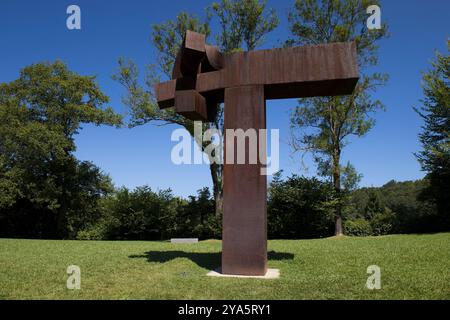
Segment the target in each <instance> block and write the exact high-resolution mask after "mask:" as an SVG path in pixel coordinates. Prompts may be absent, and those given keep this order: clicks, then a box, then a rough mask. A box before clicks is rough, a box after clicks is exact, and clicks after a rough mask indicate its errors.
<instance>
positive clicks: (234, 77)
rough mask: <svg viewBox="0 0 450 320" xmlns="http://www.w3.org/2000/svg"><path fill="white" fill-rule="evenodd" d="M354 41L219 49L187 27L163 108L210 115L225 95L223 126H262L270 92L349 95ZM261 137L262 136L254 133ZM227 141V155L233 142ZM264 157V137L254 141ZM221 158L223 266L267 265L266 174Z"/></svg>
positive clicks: (252, 271)
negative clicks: (224, 51) (235, 50)
mask: <svg viewBox="0 0 450 320" xmlns="http://www.w3.org/2000/svg"><path fill="white" fill-rule="evenodd" d="M358 77H359V75H358V65H357V57H356V45H355V43H333V44H324V45H317V46H304V47H295V48H282V49H273V50H260V51H251V52H239V53H233V54H227V55H222V54H221V53H220V52H219V50H218V49H217V48H216V47H211V46H208V45H206V44H205V37H204V36H203V35H200V34H197V33H195V32H190V31H189V32H188V33H187V34H186V38H185V40H184V42H183V46H182V48H181V49H180V52H179V54H178V56H177V59H176V62H175V65H174V70H173V80H170V81H168V82H164V83H160V84H158V85H157V86H156V88H155V92H156V98H157V101H158V105H159V107H160V108H162V109H163V108H169V107H173V106H175V108H176V111H177V112H178V113H179V114H182V115H184V116H185V117H187V118H189V119H192V120H202V121H213V120H214V118H215V114H216V112H217V105H218V104H219V103H222V102H225V123H224V126H225V129H243V130H244V131H245V130H247V129H255V130H259V129H265V128H266V119H265V115H266V108H265V101H266V100H267V99H285V98H302V97H313V96H335V95H345V94H351V93H352V92H353V90H354V88H355V86H356V83H357V81H358ZM258 139H259V135H258ZM228 142H229V141H228V139H227V137H226V141H225V152H224V159H227V153H230V150H231V149H230V148H233V151H234V155H235V156H237V152H236V150H235V149H236V148H237V141H235V145H234V146H233V147H232V146H230V145H228V147H227V143H228ZM258 142H259V143H258V148H262V150H258V154H259V151H261V153H262V155H264V157H263V159H265V154H266V145H265V143H266V141H265V139H263V141H258ZM245 150H246V155H247V157H246V159H247V161H246V163H245V164H236V162H237V159H235V161H234V164H233V163H227V162H225V163H224V187H223V188H224V214H223V242H222V272H223V273H225V274H236V275H264V274H265V273H266V271H267V208H266V201H267V180H266V176H265V175H262V174H261V169H262V167H263V164H262V163H261V162H260V158H259V157H258V161H257V162H256V163H255V164H250V162H249V160H250V159H249V157H248V154H249V147H248V145H247V146H246V148H245Z"/></svg>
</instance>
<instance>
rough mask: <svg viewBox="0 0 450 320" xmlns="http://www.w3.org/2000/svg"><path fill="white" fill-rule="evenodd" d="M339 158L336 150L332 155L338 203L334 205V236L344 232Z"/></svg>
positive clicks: (339, 153) (339, 155)
mask: <svg viewBox="0 0 450 320" xmlns="http://www.w3.org/2000/svg"><path fill="white" fill-rule="evenodd" d="M340 160H341V151H340V150H336V151H335V152H334V155H333V186H334V191H335V192H336V196H337V198H338V204H337V207H336V218H335V219H336V220H335V229H334V235H335V236H341V235H343V234H344V231H343V228H342V206H341V166H340Z"/></svg>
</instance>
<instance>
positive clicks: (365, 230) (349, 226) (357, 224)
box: [344, 219, 372, 237]
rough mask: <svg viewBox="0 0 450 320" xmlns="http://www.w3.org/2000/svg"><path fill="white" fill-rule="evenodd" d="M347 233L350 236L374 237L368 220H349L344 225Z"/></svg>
mask: <svg viewBox="0 0 450 320" xmlns="http://www.w3.org/2000/svg"><path fill="white" fill-rule="evenodd" d="M344 228H345V233H346V234H347V235H349V236H357V237H366V236H370V235H372V227H371V226H370V223H369V222H368V221H367V220H364V219H356V220H348V221H345V223H344Z"/></svg>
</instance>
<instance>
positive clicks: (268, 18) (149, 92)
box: [114, 0, 278, 215]
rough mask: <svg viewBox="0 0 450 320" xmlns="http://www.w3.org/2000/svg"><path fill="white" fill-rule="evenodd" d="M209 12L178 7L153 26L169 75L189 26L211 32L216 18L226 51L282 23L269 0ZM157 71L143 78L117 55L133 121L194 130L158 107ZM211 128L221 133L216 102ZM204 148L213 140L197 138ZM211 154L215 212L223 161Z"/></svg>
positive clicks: (225, 0) (224, 1) (234, 1)
mask: <svg viewBox="0 0 450 320" xmlns="http://www.w3.org/2000/svg"><path fill="white" fill-rule="evenodd" d="M206 13H207V14H206V18H205V19H204V20H201V19H199V18H198V17H196V16H193V15H190V14H188V13H186V12H182V13H180V14H179V15H178V16H177V18H176V19H175V20H169V21H167V22H165V23H162V24H157V25H154V26H153V31H152V43H153V45H154V46H155V47H156V49H157V55H158V63H157V66H158V67H159V70H160V71H161V72H162V76H163V77H165V78H169V79H170V78H171V74H172V68H173V64H174V62H175V58H176V55H177V53H178V50H179V48H180V46H181V43H182V41H183V37H184V34H185V33H186V30H192V31H196V32H200V33H204V34H206V35H207V36H210V35H211V33H212V32H211V29H210V21H211V20H212V19H217V23H218V25H219V28H218V30H217V32H215V33H214V34H215V39H216V40H217V43H218V46H219V47H220V49H221V51H222V52H233V51H238V50H243V49H247V50H253V49H255V48H256V47H257V46H258V45H260V44H261V43H262V41H263V39H264V36H265V35H266V34H267V33H269V32H270V31H272V30H273V29H274V28H275V27H276V26H277V25H278V19H277V17H276V14H275V12H274V11H273V10H267V9H266V1H261V0H244V1H239V0H221V1H220V2H217V3H213V4H212V5H211V6H209V7H208V8H207V9H206ZM157 74H159V73H158V70H156V67H155V66H150V67H148V68H147V72H146V75H145V83H144V84H141V83H140V81H139V72H138V68H137V66H136V65H135V63H134V62H133V61H131V60H128V61H125V60H124V59H119V72H118V73H117V74H116V75H115V76H114V79H116V80H117V81H119V82H120V83H121V84H122V85H124V87H125V88H126V90H127V94H126V96H125V97H124V103H125V104H126V105H127V106H128V107H129V109H130V111H131V122H130V126H131V127H134V126H137V125H143V124H146V123H159V124H175V125H181V126H183V127H184V128H186V130H188V131H189V133H190V134H191V135H192V136H194V124H193V122H192V121H190V120H188V119H186V118H184V117H182V116H180V115H178V114H176V113H175V112H174V110H173V109H164V110H160V109H159V108H158V106H157V103H156V100H155V95H154V91H153V85H154V84H155V82H156V81H159V79H158V78H159V77H157V76H156V75H157ZM208 129H213V130H215V131H216V132H222V133H223V108H222V106H218V112H217V116H216V118H215V119H214V121H213V122H211V123H203V131H205V130H208ZM196 143H197V144H198V145H199V146H200V147H201V149H202V151H204V150H205V148H206V147H207V146H208V144H209V142H202V141H196ZM207 154H208V156H211V158H210V159H209V160H210V173H211V178H212V182H213V193H214V200H215V204H216V214H217V215H220V214H221V212H222V198H223V191H222V190H223V188H222V185H223V182H222V173H223V166H222V164H220V163H217V162H216V161H214V158H215V157H216V155H215V154H214V153H213V154H209V153H207Z"/></svg>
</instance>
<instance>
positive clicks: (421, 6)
mask: <svg viewBox="0 0 450 320" xmlns="http://www.w3.org/2000/svg"><path fill="white" fill-rule="evenodd" d="M210 2H211V1H210V0H196V1H186V0H166V1H137V0H128V1H122V0H117V1H106V0H95V1H93V0H72V1H63V0H54V1H23V0H2V1H1V3H0V39H1V48H0V82H6V81H11V80H14V79H16V78H17V77H18V72H19V70H20V69H21V68H22V67H24V66H25V65H28V64H31V63H35V62H40V61H53V60H55V59H61V60H63V61H64V62H66V63H67V64H68V65H69V67H70V68H71V69H72V70H74V71H76V72H78V73H80V74H84V75H96V76H97V79H98V82H99V84H100V86H101V88H102V89H103V91H104V92H105V93H106V94H107V95H108V96H110V98H111V102H110V105H111V106H112V107H114V109H115V110H116V111H117V112H120V113H123V114H125V113H126V108H125V107H124V106H123V105H122V103H121V95H122V94H123V93H124V90H123V89H122V87H121V86H120V85H119V84H117V83H115V82H114V81H112V80H111V75H112V74H113V73H114V71H115V69H116V68H117V59H118V57H120V56H124V57H129V58H132V59H134V60H135V62H136V63H137V64H138V65H139V66H141V67H142V66H144V65H145V64H148V63H153V62H154V61H155V52H154V50H153V48H152V46H151V44H150V41H149V39H150V31H151V25H152V24H155V23H160V22H162V21H165V20H167V19H171V18H174V17H175V16H176V13H177V12H179V11H182V10H186V11H189V12H191V13H195V14H198V15H202V14H203V8H204V7H206V6H207V5H208V4H209V3H210ZM70 4H77V5H79V6H80V7H81V11H82V30H81V31H69V30H67V28H66V18H67V15H66V8H67V6H68V5H70ZM292 4H293V0H283V1H280V0H269V1H268V5H269V6H270V7H274V8H275V9H276V10H277V12H278V15H279V17H280V19H281V24H280V26H279V27H278V28H277V29H276V30H275V31H274V32H272V33H271V34H270V35H269V36H268V37H267V42H266V43H265V45H264V47H274V46H277V45H278V44H279V43H280V42H281V41H283V40H285V39H286V37H287V36H288V28H287V12H288V10H289V8H290V7H291V6H292ZM382 19H383V20H384V21H387V22H388V23H389V25H390V31H391V37H390V38H389V39H387V40H384V41H383V42H382V43H381V49H380V63H379V66H378V68H377V71H379V72H387V73H389V74H390V81H389V83H388V85H387V86H385V87H383V88H381V89H379V91H378V92H377V94H376V97H377V98H379V99H381V100H382V101H383V102H384V104H385V105H386V108H387V111H386V112H382V113H379V114H378V115H377V116H376V120H377V124H376V126H375V128H374V129H373V130H372V131H371V132H370V133H369V134H368V135H367V136H366V137H364V138H359V139H351V140H350V141H351V144H350V145H349V146H348V147H346V148H345V150H344V155H343V156H344V161H347V160H350V161H351V162H352V163H353V164H354V165H355V167H356V169H357V170H358V171H359V172H361V173H362V174H363V175H364V178H363V180H362V182H361V186H380V185H383V184H384V183H386V182H388V181H389V180H391V179H395V180H398V181H403V180H412V179H419V178H421V177H423V173H422V172H421V171H420V167H419V165H418V163H417V161H416V159H415V158H414V156H413V153H414V152H416V151H418V150H419V149H420V145H419V144H418V141H417V134H418V132H419V131H420V126H421V120H420V119H419V118H418V116H417V115H416V114H415V113H414V111H413V110H412V106H415V105H416V106H417V105H418V103H419V102H418V101H419V99H420V98H421V96H422V90H421V87H420V81H421V73H420V72H421V70H426V69H427V68H428V67H429V64H430V61H431V59H432V58H433V56H434V50H435V49H439V50H440V51H445V50H446V40H447V38H448V36H450V34H449V31H450V2H449V1H447V0H429V1H425V0H422V1H419V0H414V1H382ZM295 105H296V102H295V100H282V101H270V102H268V108H267V125H268V128H269V129H270V128H278V129H280V135H281V149H280V158H281V160H280V164H281V168H282V169H284V170H285V173H286V174H289V173H298V174H305V175H308V176H312V175H314V174H315V171H314V166H313V165H312V164H311V162H310V161H309V160H308V159H307V160H306V164H307V166H308V167H309V170H308V171H305V169H304V168H303V167H302V166H301V165H300V162H299V155H292V153H291V150H290V148H289V146H288V144H287V141H288V137H289V136H288V133H289V130H288V128H289V121H288V120H289V112H290V111H291V110H292V108H293V107H294V106H295ZM173 129H175V127H174V126H166V127H157V126H153V125H146V126H143V127H138V128H135V129H119V130H118V129H113V128H109V127H92V126H85V127H84V129H83V130H82V132H81V133H80V135H79V136H78V137H77V146H78V150H77V153H76V155H77V157H78V158H79V159H82V160H91V161H93V162H94V163H95V164H97V165H98V166H100V167H101V168H102V169H103V170H104V171H105V172H107V173H109V174H110V175H111V177H112V179H113V181H114V183H115V184H116V185H117V186H122V185H124V186H127V187H131V188H133V187H135V186H138V185H144V184H148V185H150V186H151V187H152V188H155V189H158V188H160V189H162V188H169V187H170V188H172V189H173V191H174V193H175V194H177V195H182V196H187V195H189V194H193V193H195V191H196V190H197V189H199V188H201V187H203V186H210V185H211V182H210V176H209V169H208V166H207V165H203V166H175V165H173V164H172V162H171V160H170V151H171V148H172V147H173V146H174V144H175V143H174V142H171V141H170V135H171V132H172V130H173Z"/></svg>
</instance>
